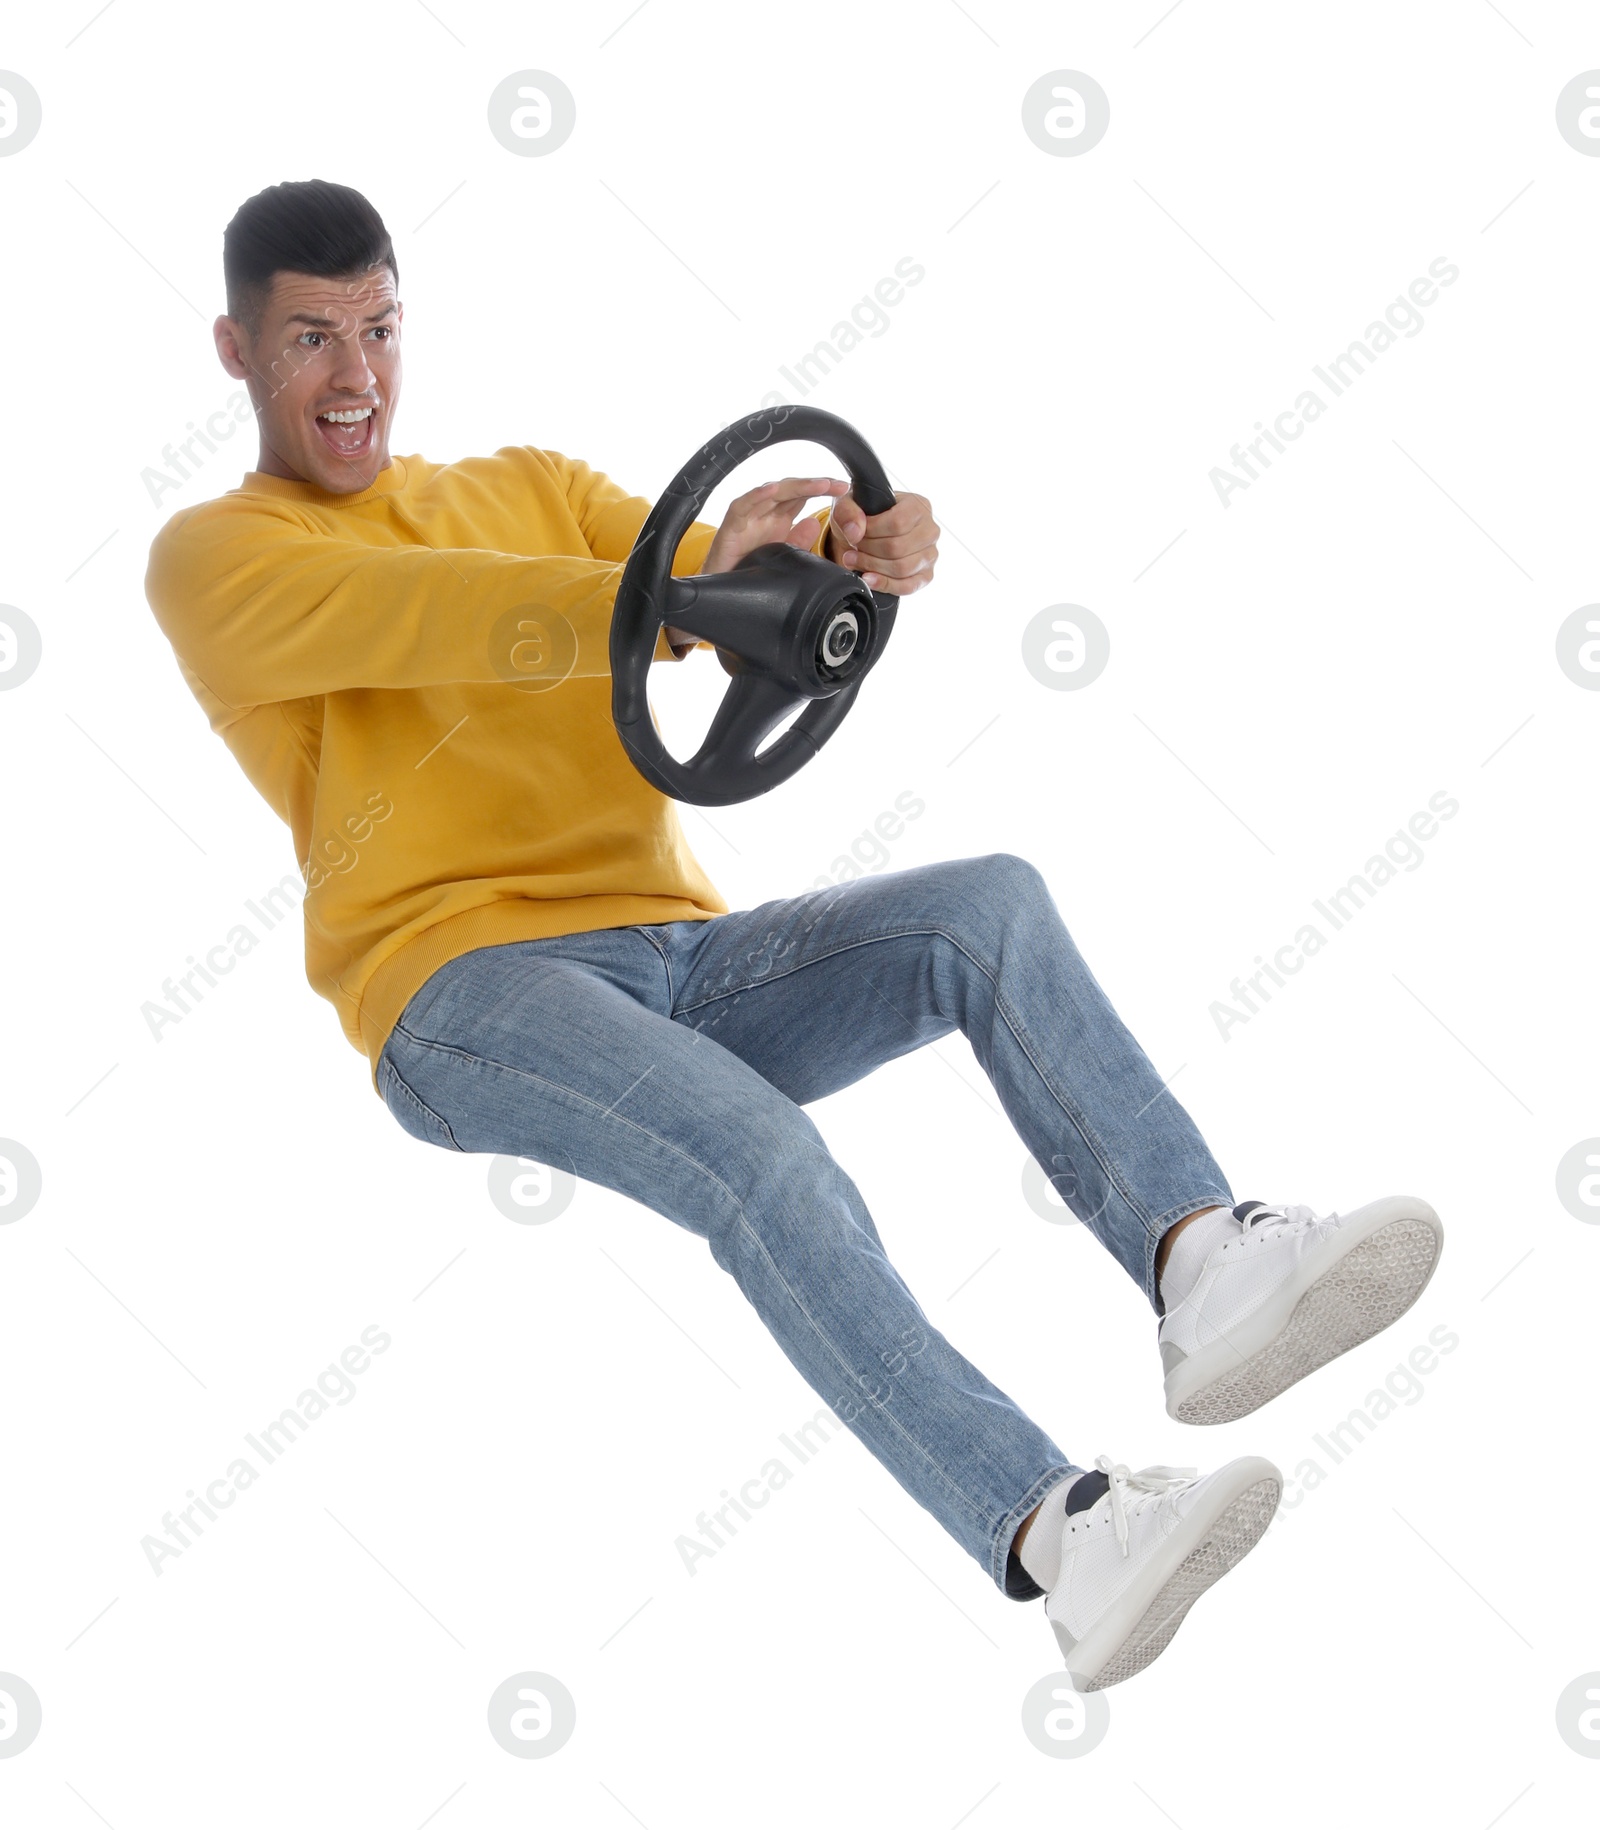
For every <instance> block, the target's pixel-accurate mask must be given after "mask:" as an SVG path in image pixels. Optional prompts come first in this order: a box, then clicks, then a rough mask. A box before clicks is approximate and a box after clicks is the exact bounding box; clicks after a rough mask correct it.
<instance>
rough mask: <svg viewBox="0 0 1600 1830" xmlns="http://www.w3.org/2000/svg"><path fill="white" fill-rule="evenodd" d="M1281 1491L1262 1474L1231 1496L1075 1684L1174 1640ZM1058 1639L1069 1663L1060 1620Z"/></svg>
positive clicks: (1097, 1678)
mask: <svg viewBox="0 0 1600 1830" xmlns="http://www.w3.org/2000/svg"><path fill="white" fill-rule="evenodd" d="M1282 1491H1283V1484H1282V1482H1281V1481H1279V1480H1275V1479H1272V1480H1261V1481H1257V1482H1255V1484H1254V1485H1253V1486H1250V1487H1246V1488H1245V1489H1244V1491H1243V1492H1242V1493H1240V1494H1239V1495H1238V1497H1237V1498H1236V1499H1233V1500H1231V1501H1230V1502H1229V1503H1228V1505H1227V1506H1226V1507H1225V1508H1224V1509H1223V1510H1222V1511H1221V1512H1220V1513H1219V1514H1218V1515H1217V1517H1216V1519H1215V1520H1214V1521H1213V1522H1212V1524H1211V1526H1210V1528H1209V1529H1208V1530H1207V1532H1206V1534H1205V1536H1204V1537H1203V1538H1202V1539H1201V1541H1200V1543H1199V1544H1197V1545H1196V1546H1195V1548H1194V1549H1193V1550H1192V1551H1190V1552H1189V1554H1188V1556H1186V1557H1185V1558H1184V1559H1183V1561H1182V1562H1181V1563H1180V1564H1179V1565H1178V1567H1177V1568H1176V1569H1175V1570H1174V1571H1173V1573H1172V1574H1171V1575H1170V1576H1169V1577H1168V1578H1167V1580H1166V1581H1165V1582H1164V1583H1163V1584H1162V1585H1161V1587H1160V1588H1159V1589H1158V1590H1157V1591H1156V1596H1155V1599H1154V1600H1153V1601H1152V1602H1151V1603H1150V1605H1149V1606H1148V1607H1147V1608H1146V1609H1145V1611H1144V1613H1143V1614H1141V1615H1140V1616H1139V1619H1138V1620H1137V1621H1136V1622H1135V1623H1134V1626H1133V1628H1132V1630H1131V1631H1130V1632H1129V1633H1128V1635H1127V1636H1126V1638H1124V1639H1123V1641H1122V1643H1121V1644H1120V1645H1119V1646H1118V1647H1117V1648H1116V1649H1115V1651H1113V1652H1112V1653H1111V1654H1110V1656H1109V1657H1107V1658H1105V1659H1104V1660H1102V1661H1101V1663H1100V1664H1099V1666H1098V1667H1097V1668H1096V1669H1095V1671H1094V1672H1093V1673H1092V1674H1089V1675H1084V1674H1082V1673H1080V1672H1076V1671H1075V1672H1073V1685H1074V1688H1075V1689H1078V1690H1105V1689H1107V1688H1108V1687H1109V1686H1110V1685H1112V1684H1120V1683H1122V1682H1123V1681H1124V1679H1126V1678H1131V1677H1133V1676H1134V1675H1136V1673H1138V1672H1140V1671H1143V1670H1144V1668H1145V1666H1146V1665H1148V1664H1150V1663H1151V1661H1152V1660H1154V1659H1157V1658H1159V1657H1160V1656H1161V1654H1162V1653H1163V1652H1165V1651H1166V1649H1167V1647H1168V1646H1169V1645H1170V1644H1171V1643H1172V1636H1173V1635H1174V1634H1175V1633H1176V1632H1177V1630H1178V1629H1179V1627H1181V1626H1182V1625H1183V1622H1184V1617H1185V1615H1187V1614H1188V1612H1189V1610H1190V1608H1192V1607H1193V1606H1194V1604H1195V1603H1196V1602H1197V1601H1198V1600H1199V1599H1200V1597H1201V1596H1202V1595H1203V1594H1204V1593H1205V1592H1206V1590H1207V1589H1208V1588H1210V1587H1211V1585H1212V1583H1213V1582H1215V1581H1216V1580H1217V1579H1218V1578H1219V1577H1221V1576H1225V1575H1227V1573H1228V1571H1229V1570H1231V1569H1232V1568H1233V1566H1234V1565H1235V1564H1236V1563H1237V1562H1239V1560H1240V1559H1241V1558H1242V1557H1243V1556H1245V1554H1246V1553H1247V1552H1248V1551H1250V1550H1252V1549H1253V1548H1254V1547H1255V1545H1256V1544H1257V1543H1258V1542H1259V1541H1260V1539H1261V1536H1262V1534H1263V1533H1264V1532H1265V1531H1266V1529H1267V1527H1268V1526H1269V1525H1270V1524H1271V1523H1272V1515H1273V1513H1275V1512H1276V1511H1277V1509H1278V1498H1279V1495H1280V1494H1281V1493H1282ZM1051 1624H1052V1625H1055V1623H1054V1622H1052V1623H1051ZM1056 1639H1057V1641H1058V1643H1059V1644H1060V1646H1061V1649H1062V1651H1063V1652H1064V1653H1065V1654H1066V1655H1067V1658H1068V1666H1069V1669H1070V1668H1071V1654H1072V1651H1073V1650H1074V1643H1073V1642H1072V1640H1071V1638H1070V1636H1068V1635H1067V1634H1066V1632H1065V1629H1063V1628H1061V1627H1059V1626H1056Z"/></svg>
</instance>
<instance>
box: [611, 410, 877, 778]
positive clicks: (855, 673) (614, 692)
mask: <svg viewBox="0 0 1600 1830" xmlns="http://www.w3.org/2000/svg"><path fill="white" fill-rule="evenodd" d="M793 439H805V440H807V441H808V442H810V443H813V444H818V445H823V446H825V447H826V448H827V449H828V450H829V451H831V452H832V453H833V455H834V456H835V457H836V458H838V459H839V461H840V463H842V464H843V465H844V467H845V468H846V470H848V471H849V473H850V492H851V494H852V495H853V496H854V497H855V499H856V501H857V502H858V503H859V504H860V506H861V508H862V510H863V512H864V513H866V514H868V515H880V514H882V513H883V512H884V511H885V510H886V509H889V508H892V507H893V506H894V500H895V497H894V491H893V490H892V489H891V488H890V487H889V479H888V477H887V476H886V475H885V474H884V469H883V466H882V464H880V463H879V462H878V458H877V455H876V453H875V452H874V451H873V449H872V447H871V446H870V445H869V444H868V443H867V441H866V440H865V439H864V438H862V436H861V434H860V433H859V432H857V431H856V429H855V428H854V427H853V426H851V425H849V424H847V423H846V422H845V421H844V420H842V419H840V418H838V417H837V416H836V415H835V414H832V413H824V412H823V411H822V410H821V409H820V408H819V407H800V406H784V407H775V408H773V409H772V410H771V411H762V412H757V413H751V414H747V415H746V416H745V418H743V419H737V420H735V421H734V422H733V424H732V425H731V426H727V427H725V428H724V429H723V430H722V431H721V432H719V433H718V434H717V436H716V437H715V438H714V439H711V440H710V441H708V442H707V443H706V444H704V445H702V446H701V447H700V449H699V450H698V451H697V452H696V453H695V454H694V456H693V457H692V458H690V460H689V462H688V463H687V464H685V465H684V467H683V469H682V470H680V471H679V472H678V474H677V475H676V476H675V477H674V478H673V479H672V481H671V482H670V483H669V484H668V485H667V487H666V489H665V490H664V491H663V492H662V495H661V498H660V500H659V501H658V502H657V503H656V505H655V507H654V508H653V509H652V510H651V511H650V516H649V519H648V520H647V521H646V522H645V524H644V526H643V527H642V528H641V529H640V530H639V538H638V539H637V540H636V541H635V542H634V546H633V551H632V552H631V553H630V554H629V555H628V563H627V566H626V567H625V569H624V571H623V574H622V583H621V584H620V585H619V586H618V587H617V597H616V604H615V607H614V609H613V611H612V617H611V712H612V717H613V718H614V720H615V721H616V726H617V735H618V737H620V738H621V739H622V743H623V747H624V748H625V749H626V750H627V752H628V755H629V756H630V757H631V758H632V760H633V763H634V766H635V768H637V769H638V771H639V773H640V774H641V775H642V776H643V777H644V778H645V780H646V781H648V782H650V783H652V784H653V785H654V786H655V787H657V788H659V789H660V790H661V792H662V793H663V794H670V795H672V796H673V797H674V798H675V799H677V800H680V801H690V802H692V803H694V804H695V805H696V806H700V807H723V806H727V805H728V804H729V803H730V802H733V801H748V800H752V799H754V797H755V796H756V795H758V794H765V793H767V792H768V790H769V789H772V788H776V787H777V786H778V784H779V783H780V782H786V781H787V780H788V779H789V777H790V776H791V775H793V774H794V773H795V771H796V770H797V769H799V768H800V767H802V765H804V764H805V763H807V762H809V761H810V760H811V758H812V757H813V756H815V755H816V753H817V751H818V750H820V749H821V748H822V746H823V744H824V743H826V742H827V740H828V739H829V737H831V736H832V735H833V733H834V732H835V731H836V730H837V729H838V727H839V725H840V724H841V723H842V722H843V720H844V715H845V713H846V712H848V711H849V709H850V707H851V706H852V704H854V702H855V696H856V693H857V692H858V691H859V689H860V686H861V682H862V679H863V678H864V677H865V675H866V673H867V671H868V669H869V668H871V667H872V666H873V665H874V663H875V662H876V661H877V660H878V657H879V656H880V655H881V654H882V653H883V650H884V647H885V645H886V644H887V643H888V640H889V632H890V631H891V630H892V629H893V628H894V618H895V609H896V607H897V605H898V604H899V601H900V600H899V598H898V597H891V596H890V595H889V594H888V593H887V592H881V591H869V590H868V589H867V587H866V586H865V585H864V584H863V583H862V582H861V579H860V577H859V575H858V574H856V573H854V572H847V571H846V570H845V569H844V567H843V566H837V565H834V564H833V563H832V561H831V560H827V559H820V558H818V556H817V555H816V554H815V553H806V552H802V551H801V550H800V549H799V548H798V547H792V546H785V545H784V544H783V543H782V542H773V543H770V544H768V545H766V546H760V547H757V548H756V549H755V551H754V552H751V553H747V554H746V555H745V557H744V558H743V559H741V560H740V561H739V563H738V564H737V565H736V566H735V567H734V568H733V570H732V571H731V572H716V573H712V574H711V575H710V576H695V577H692V578H674V577H673V575H672V561H673V557H674V555H675V554H676V553H677V550H678V543H679V541H681V540H682V539H683V536H684V535H685V534H686V533H687V532H688V530H689V527H690V525H691V524H692V523H693V521H694V520H695V517H696V516H697V515H698V514H699V512H700V510H701V508H702V507H703V506H704V505H705V502H706V498H707V497H708V496H709V495H710V494H711V492H712V490H713V489H715V488H716V486H717V485H718V484H719V483H720V482H721V481H722V480H723V478H724V477H726V476H728V475H729V473H730V472H731V471H733V470H734V469H735V468H736V467H737V466H738V465H739V464H742V463H743V462H744V461H745V459H746V458H749V457H752V456H754V455H755V453H756V452H757V451H759V450H761V449H762V448H763V447H765V446H768V445H781V444H785V443H787V442H789V441H790V440H793ZM663 625H670V626H672V627H674V628H678V629H684V630H687V631H688V633H689V634H691V635H695V636H699V637H701V638H702V639H703V640H705V641H708V642H712V643H714V644H715V645H716V649H717V654H718V658H719V659H720V660H721V662H722V666H723V669H724V671H725V672H727V673H729V674H731V675H732V676H733V679H732V681H731V682H730V684H729V686H728V689H727V691H726V692H725V693H724V694H723V697H722V703H721V704H720V705H719V706H718V707H717V711H716V716H715V717H714V718H713V719H712V721H711V727H710V729H709V730H708V731H707V733H706V738H705V742H704V743H702V744H701V746H700V748H699V749H698V750H697V751H696V752H695V754H694V755H693V756H691V757H690V758H689V760H688V761H687V762H679V761H678V760H677V758H676V757H674V756H673V755H672V754H671V753H670V752H669V751H668V749H667V747H666V745H665V744H664V743H663V742H662V741H661V735H660V733H659V732H658V731H657V729H656V727H655V721H654V719H653V718H652V717H651V715H650V701H649V697H648V695H647V693H646V685H647V681H648V678H649V672H650V664H651V662H652V660H653V659H654V656H655V648H656V638H657V635H658V632H659V631H660V630H661V628H662V627H663ZM808 699H809V700H810V701H811V703H810V704H809V705H808V706H807V707H806V709H805V711H804V712H803V713H801V715H800V716H799V717H798V718H797V719H796V720H795V721H794V723H793V724H792V725H791V726H790V727H789V729H788V730H787V731H785V732H784V734H783V736H782V737H780V738H779V739H778V740H777V742H776V743H773V744H771V745H769V746H768V748H767V749H765V750H761V748H760V746H761V744H762V742H763V741H764V740H765V739H766V738H767V737H768V736H770V735H771V733H772V731H773V730H774V729H775V728H776V727H777V726H778V725H779V724H781V723H782V722H783V719H784V718H785V717H786V716H787V715H788V714H789V713H790V712H792V711H793V710H794V708H795V707H796V706H797V705H799V704H801V703H802V702H804V701H805V700H808ZM758 752H759V753H758Z"/></svg>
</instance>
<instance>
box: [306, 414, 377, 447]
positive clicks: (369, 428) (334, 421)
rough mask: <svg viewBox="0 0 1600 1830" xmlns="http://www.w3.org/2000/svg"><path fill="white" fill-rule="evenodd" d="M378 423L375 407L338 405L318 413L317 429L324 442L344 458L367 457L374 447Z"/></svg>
mask: <svg viewBox="0 0 1600 1830" xmlns="http://www.w3.org/2000/svg"><path fill="white" fill-rule="evenodd" d="M377 423H378V414H377V410H376V408H374V407H350V408H343V407H336V408H334V409H333V410H332V411H331V412H328V413H319V414H318V415H317V430H318V431H319V432H320V433H321V434H322V439H323V443H324V444H325V445H327V447H328V449H329V450H330V451H333V452H335V453H336V454H337V455H338V456H339V457H342V458H359V457H365V456H366V454H367V453H368V452H369V451H370V450H371V449H372V439H373V434H374V429H375V428H376V426H377Z"/></svg>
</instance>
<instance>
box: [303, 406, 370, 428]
mask: <svg viewBox="0 0 1600 1830" xmlns="http://www.w3.org/2000/svg"><path fill="white" fill-rule="evenodd" d="M371 417H372V409H371V407H355V408H351V409H348V410H346V411H342V412H338V413H319V414H318V415H317V418H318V419H327V420H332V422H333V423H334V425H336V426H353V425H355V424H357V422H358V421H360V420H363V419H370V418H371Z"/></svg>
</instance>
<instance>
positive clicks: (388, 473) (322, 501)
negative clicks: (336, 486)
mask: <svg viewBox="0 0 1600 1830" xmlns="http://www.w3.org/2000/svg"><path fill="white" fill-rule="evenodd" d="M405 486H406V460H405V459H404V458H402V457H391V458H390V460H389V462H388V463H387V464H385V465H384V467H383V469H382V470H380V471H379V472H378V474H377V475H376V476H375V477H374V478H373V479H372V482H371V483H370V484H369V485H368V486H367V488H365V489H358V490H354V491H352V492H351V493H350V494H348V495H343V494H339V493H336V492H335V491H333V490H328V489H321V488H319V487H318V486H317V485H316V484H315V483H307V482H305V481H304V480H303V479H302V478H300V477H278V476H273V475H272V474H271V472H269V471H265V470H247V471H246V472H245V474H244V480H243V482H241V483H240V485H239V487H238V488H237V489H234V490H230V491H229V492H228V493H229V494H230V495H235V496H239V495H245V496H284V497H286V498H287V499H288V500H289V501H291V502H315V503H317V504H318V505H319V506H320V507H324V508H353V507H354V506H355V505H356V503H358V502H370V501H371V500H372V499H373V497H374V496H392V495H394V494H396V493H397V492H398V491H399V490H402V489H404V488H405Z"/></svg>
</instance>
